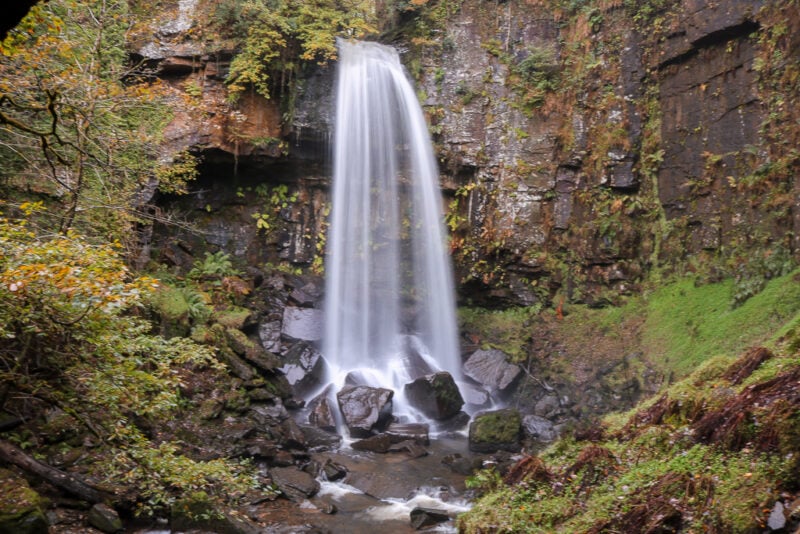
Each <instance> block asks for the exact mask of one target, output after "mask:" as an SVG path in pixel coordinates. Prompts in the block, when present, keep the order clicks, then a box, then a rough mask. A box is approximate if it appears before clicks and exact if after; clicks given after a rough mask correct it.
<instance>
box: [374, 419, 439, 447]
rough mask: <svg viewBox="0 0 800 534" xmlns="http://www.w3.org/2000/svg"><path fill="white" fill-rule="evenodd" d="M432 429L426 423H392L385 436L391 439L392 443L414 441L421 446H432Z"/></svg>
mask: <svg viewBox="0 0 800 534" xmlns="http://www.w3.org/2000/svg"><path fill="white" fill-rule="evenodd" d="M429 432H430V427H429V426H428V425H427V424H425V423H392V424H391V425H389V427H388V428H387V429H386V431H385V432H384V434H386V435H387V436H389V438H391V440H392V443H401V442H403V441H408V440H411V441H414V442H415V443H417V444H419V445H425V446H427V445H430V443H431V441H430V437H429Z"/></svg>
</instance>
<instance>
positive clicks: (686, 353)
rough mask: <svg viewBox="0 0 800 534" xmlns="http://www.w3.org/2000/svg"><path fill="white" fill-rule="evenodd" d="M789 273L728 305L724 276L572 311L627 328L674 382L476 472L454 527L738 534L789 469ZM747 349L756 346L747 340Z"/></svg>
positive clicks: (794, 286) (761, 522)
mask: <svg viewBox="0 0 800 534" xmlns="http://www.w3.org/2000/svg"><path fill="white" fill-rule="evenodd" d="M798 278H800V276H799V275H798V272H797V271H796V272H795V273H791V274H789V275H787V276H784V277H781V278H776V279H774V280H772V281H770V282H769V284H768V285H767V286H766V288H765V289H764V290H763V291H762V292H761V293H759V294H758V295H755V296H754V297H752V298H751V299H749V300H747V301H746V302H744V303H743V304H742V305H740V306H738V307H735V308H734V307H732V306H731V302H732V300H731V296H732V292H733V290H734V282H733V281H723V282H720V283H716V284H709V285H702V286H695V284H694V283H693V281H692V280H688V279H687V280H681V281H677V282H674V283H672V284H669V285H665V286H663V287H661V288H658V289H656V290H654V291H652V292H650V293H648V294H645V295H643V296H642V297H639V298H636V299H634V300H632V301H630V302H629V303H628V304H626V305H625V306H623V307H621V308H610V309H604V310H588V309H576V310H574V311H573V312H572V313H570V314H569V315H568V316H566V317H565V318H564V319H563V323H564V326H563V331H564V332H569V331H570V328H569V327H570V324H571V325H572V326H573V327H574V328H576V329H577V330H581V329H583V331H584V332H585V331H593V332H605V335H607V336H611V337H614V336H625V335H627V334H626V333H624V332H620V331H619V330H618V328H615V325H627V326H629V325H630V324H632V321H634V319H636V321H635V323H636V324H637V325H638V330H637V332H636V333H635V336H636V338H637V339H636V343H637V344H638V345H639V346H640V347H641V349H642V351H643V352H644V355H645V356H644V357H645V358H646V359H647V360H648V361H649V362H650V363H651V364H652V365H655V366H658V367H660V368H661V369H663V370H664V371H665V372H667V373H670V374H671V375H672V376H673V377H675V380H674V381H673V383H672V384H671V385H669V386H668V387H665V389H664V390H663V391H662V392H660V393H659V394H657V395H655V396H653V397H651V398H649V399H647V400H645V401H644V402H642V403H640V404H639V405H638V406H637V407H636V408H634V409H633V410H631V411H630V412H627V413H624V414H611V415H609V416H607V417H606V418H605V419H604V420H603V421H602V424H601V425H599V426H598V428H597V429H596V431H594V432H591V433H588V434H584V435H582V436H580V439H579V438H577V437H575V436H570V437H567V438H564V439H561V440H560V441H558V442H557V443H555V444H553V445H552V446H551V447H549V448H548V449H547V450H545V451H544V452H543V453H542V454H540V455H539V456H538V457H537V456H528V457H526V458H523V459H522V460H521V461H520V462H519V463H518V464H517V465H516V466H514V467H513V468H512V469H511V470H510V471H508V472H505V473H498V472H495V471H485V472H482V473H480V474H479V475H477V476H476V477H474V479H473V481H472V483H473V485H475V486H476V487H478V488H480V489H481V490H482V491H483V492H484V493H483V496H482V497H481V498H480V499H478V500H477V502H476V504H475V507H474V508H473V510H472V511H471V512H469V513H467V514H465V515H463V516H462V517H461V518H460V519H459V525H460V529H461V530H462V531H464V532H514V533H521V532H548V533H550V532H570V533H573V532H645V531H648V532H650V531H653V532H655V531H659V532H661V531H664V532H666V531H682V532H720V533H722V532H749V531H752V530H753V529H756V530H758V529H760V528H764V526H765V525H766V524H767V521H768V519H769V516H770V514H771V513H772V510H773V509H774V507H775V506H776V502H779V501H780V502H781V503H782V504H783V503H786V504H787V505H788V504H789V503H790V502H791V501H793V500H794V499H795V497H796V495H795V492H796V491H797V490H798V483H797V480H799V479H800V477H798V475H799V474H800V469H799V468H798V467H799V463H798V459H799V458H798V454H797V451H798V450H800V415H798V414H800V412H799V411H798V409H800V393H797V391H798V388H797V383H798V380H800V353H799V352H798V348H800V282H799V281H798ZM755 346H758V347H759V348H753V347H755Z"/></svg>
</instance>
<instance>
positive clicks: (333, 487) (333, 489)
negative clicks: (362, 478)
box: [317, 480, 364, 499]
mask: <svg viewBox="0 0 800 534" xmlns="http://www.w3.org/2000/svg"><path fill="white" fill-rule="evenodd" d="M353 494H355V495H363V494H364V492H363V491H361V490H360V489H358V488H356V487H353V486H351V485H349V484H345V483H344V482H330V481H328V480H320V481H319V491H318V492H317V495H318V496H320V497H331V498H332V499H341V498H342V497H346V496H347V495H353Z"/></svg>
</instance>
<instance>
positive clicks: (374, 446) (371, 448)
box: [350, 434, 392, 454]
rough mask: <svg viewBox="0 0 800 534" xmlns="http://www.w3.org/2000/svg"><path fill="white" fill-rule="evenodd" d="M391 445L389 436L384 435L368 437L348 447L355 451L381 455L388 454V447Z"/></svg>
mask: <svg viewBox="0 0 800 534" xmlns="http://www.w3.org/2000/svg"><path fill="white" fill-rule="evenodd" d="M391 445H392V439H391V438H390V437H389V436H387V435H386V434H377V435H375V436H370V437H368V438H364V439H362V440H359V441H355V442H353V444H352V445H350V446H351V447H352V448H353V450H356V451H368V452H377V453H381V454H382V453H385V452H389V447H390V446H391Z"/></svg>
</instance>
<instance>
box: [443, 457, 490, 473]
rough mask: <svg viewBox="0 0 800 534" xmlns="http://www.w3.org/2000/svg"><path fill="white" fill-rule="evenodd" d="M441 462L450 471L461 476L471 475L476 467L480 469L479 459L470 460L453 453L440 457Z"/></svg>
mask: <svg viewBox="0 0 800 534" xmlns="http://www.w3.org/2000/svg"><path fill="white" fill-rule="evenodd" d="M442 463H443V464H444V465H446V466H448V467H449V468H450V470H451V471H453V472H454V473H457V474H459V475H463V476H471V475H472V474H473V473H474V472H475V470H476V469H480V467H481V465H480V460H472V459H469V458H465V457H464V456H462V455H460V454H458V453H454V454H448V455H447V456H445V457H444V458H442Z"/></svg>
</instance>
